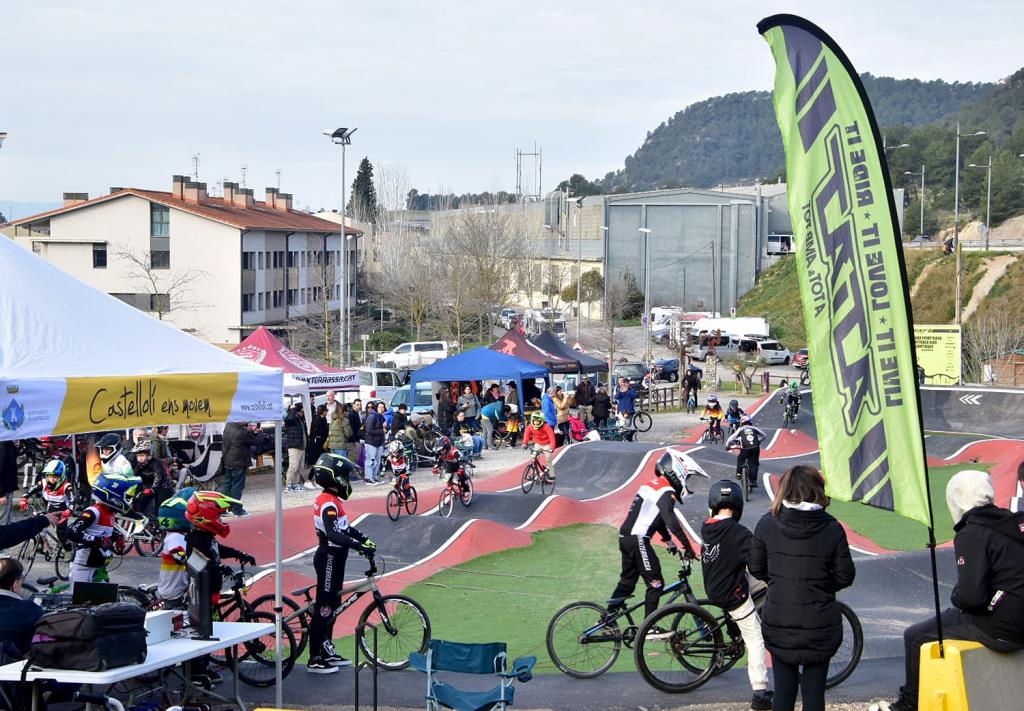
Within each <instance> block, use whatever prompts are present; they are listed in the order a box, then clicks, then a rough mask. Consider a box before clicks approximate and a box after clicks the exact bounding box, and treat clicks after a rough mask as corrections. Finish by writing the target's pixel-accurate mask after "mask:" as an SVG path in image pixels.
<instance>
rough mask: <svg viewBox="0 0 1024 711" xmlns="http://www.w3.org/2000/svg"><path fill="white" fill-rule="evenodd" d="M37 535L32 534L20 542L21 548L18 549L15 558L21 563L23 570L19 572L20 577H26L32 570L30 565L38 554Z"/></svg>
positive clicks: (38, 542) (38, 543)
mask: <svg viewBox="0 0 1024 711" xmlns="http://www.w3.org/2000/svg"><path fill="white" fill-rule="evenodd" d="M39 545H40V541H39V536H32V537H31V538H30V539H28V540H27V541H25V542H24V543H22V544H21V548H19V549H18V555H17V556H16V558H17V559H18V560H20V561H24V562H23V563H22V567H23V568H24V570H23V571H22V573H21V577H22V578H27V577H28V575H29V573H30V572H31V571H32V565H33V564H34V563H35V562H36V556H37V555H38V554H39Z"/></svg>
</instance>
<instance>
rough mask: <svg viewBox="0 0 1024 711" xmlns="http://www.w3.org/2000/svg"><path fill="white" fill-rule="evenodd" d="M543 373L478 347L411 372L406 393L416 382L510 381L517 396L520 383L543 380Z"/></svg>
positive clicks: (413, 387) (520, 390)
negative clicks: (514, 385) (514, 383)
mask: <svg viewBox="0 0 1024 711" xmlns="http://www.w3.org/2000/svg"><path fill="white" fill-rule="evenodd" d="M547 374H548V371H547V370H546V369H545V368H544V367H542V366H539V365H536V364H534V363H531V362H529V361H526V360H523V359H522V358H516V357H514V356H510V355H505V354H504V353H499V352H498V351H492V350H491V349H490V348H488V347H486V346H480V347H479V348H473V349H472V350H468V351H465V352H464V353H459V354H458V355H454V356H449V357H448V358H445V359H444V360H439V361H437V362H436V363H433V364H431V365H428V366H425V367H423V368H420V369H419V370H414V371H413V372H412V376H411V378H410V380H409V392H411V393H414V392H416V383H426V382H450V381H455V380H458V381H463V380H514V381H515V382H516V387H517V388H519V392H520V393H521V392H523V380H529V379H530V378H544V377H546V376H547Z"/></svg>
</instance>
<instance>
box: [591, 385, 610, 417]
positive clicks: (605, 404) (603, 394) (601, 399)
mask: <svg viewBox="0 0 1024 711" xmlns="http://www.w3.org/2000/svg"><path fill="white" fill-rule="evenodd" d="M592 412H593V414H594V426H595V427H605V426H607V425H608V418H609V417H611V414H612V399H611V396H609V395H608V388H606V387H605V386H603V385H602V386H601V387H600V388H598V389H597V393H596V394H595V395H594V408H593V411H592Z"/></svg>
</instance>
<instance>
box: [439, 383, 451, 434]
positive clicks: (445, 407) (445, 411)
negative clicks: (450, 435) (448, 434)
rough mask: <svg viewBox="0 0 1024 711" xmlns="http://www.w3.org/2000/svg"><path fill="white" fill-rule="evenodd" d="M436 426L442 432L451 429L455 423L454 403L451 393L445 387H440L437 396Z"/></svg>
mask: <svg viewBox="0 0 1024 711" xmlns="http://www.w3.org/2000/svg"><path fill="white" fill-rule="evenodd" d="M436 397H437V426H438V427H439V428H440V429H441V430H442V431H447V430H449V429H451V427H452V423H454V422H455V403H453V402H452V395H451V391H450V390H449V389H448V386H447V385H442V386H441V392H439V393H438V394H437V395H436Z"/></svg>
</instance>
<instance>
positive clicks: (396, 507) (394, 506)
mask: <svg viewBox="0 0 1024 711" xmlns="http://www.w3.org/2000/svg"><path fill="white" fill-rule="evenodd" d="M385 506H386V508H387V511H388V518H390V519H391V520H392V521H397V520H398V517H399V516H401V515H402V495H401V494H399V493H398V490H397V489H392V490H391V491H389V492H388V498H387V500H386V501H385Z"/></svg>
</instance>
